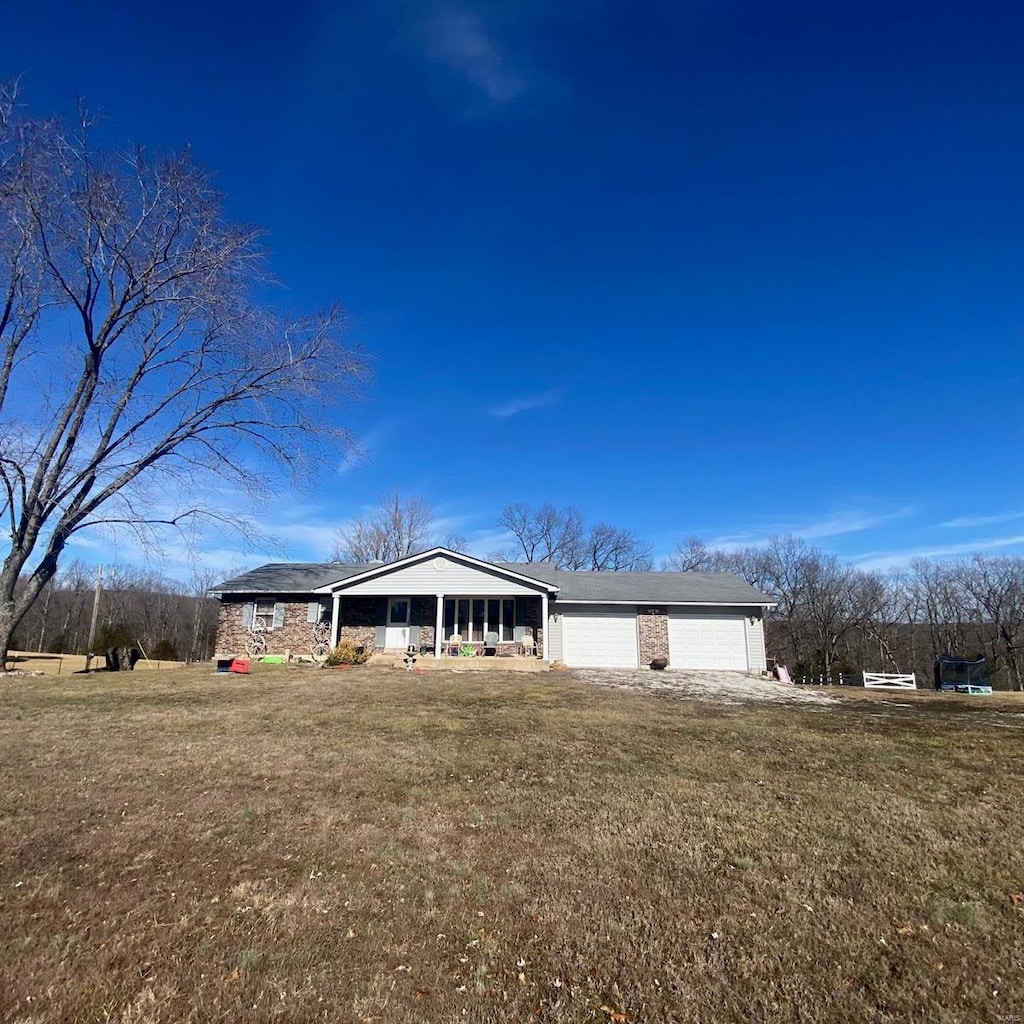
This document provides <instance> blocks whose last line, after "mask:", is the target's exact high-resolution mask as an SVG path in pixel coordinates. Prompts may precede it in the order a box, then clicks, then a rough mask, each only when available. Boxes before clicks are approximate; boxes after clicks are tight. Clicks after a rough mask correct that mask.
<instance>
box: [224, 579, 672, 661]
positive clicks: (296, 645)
mask: <svg viewBox="0 0 1024 1024" xmlns="http://www.w3.org/2000/svg"><path fill="white" fill-rule="evenodd" d="M309 600H310V599H309V597H307V596H304V595H294V594H293V595H288V596H286V597H279V598H278V599H277V603H278V605H279V606H280V605H282V604H283V605H284V621H283V624H282V625H281V626H279V627H278V628H277V629H270V630H267V632H266V634H265V636H266V639H267V654H284V653H285V652H286V651H291V652H292V654H293V655H304V654H309V653H310V644H311V642H312V639H313V624H312V623H310V622H307V621H306V616H307V610H308V605H309ZM252 601H253V598H252V597H244V596H238V597H236V596H230V597H229V596H227V595H225V596H224V598H223V599H222V600H221V606H220V611H219V613H218V619H217V645H216V653H217V655H218V656H220V657H229V656H231V655H238V654H243V653H244V652H245V642H246V639H247V638H248V635H249V631H248V630H247V629H246V628H245V627H244V626H243V625H242V608H243V606H244V605H246V604H250V603H252ZM518 607H519V608H520V609H522V610H521V611H520V612H519V615H520V616H521V619H522V622H521V623H520V624H521V625H525V626H526V627H527V631H528V632H532V633H533V635H534V638H535V640H536V642H537V650H538V651H541V650H543V647H542V644H543V642H544V628H543V626H542V625H541V621H540V618H541V602H540V598H539V597H538V598H534V599H531V598H525V599H524V598H519V599H518ZM329 608H330V605H329V604H327V603H325V615H326V617H328V618H330V611H329ZM386 609H387V599H386V598H381V597H343V598H342V599H341V616H340V618H339V621H338V639H339V640H351V641H352V642H353V643H354V644H356V645H357V646H361V647H367V648H368V649H370V650H372V649H373V648H374V646H375V644H376V640H377V624H378V623H383V622H384V617H385V615H386ZM410 610H411V619H412V624H413V625H418V626H419V646H420V647H429V648H431V649H432V648H433V646H434V633H435V628H436V627H435V623H436V612H437V598H436V597H432V596H430V595H417V596H414V597H413V598H412V608H411V609H410ZM514 649H515V645H514V644H505V643H504V642H502V643H501V644H499V646H498V651H499V653H502V654H504V653H510V652H511V651H512V650H514ZM666 649H667V641H666Z"/></svg>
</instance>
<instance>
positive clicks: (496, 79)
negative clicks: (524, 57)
mask: <svg viewBox="0 0 1024 1024" xmlns="http://www.w3.org/2000/svg"><path fill="white" fill-rule="evenodd" d="M423 29H424V33H425V36H426V42H427V53H428V54H429V56H430V57H431V58H432V59H433V60H435V61H436V62H438V63H439V64H443V65H444V66H446V67H448V68H450V69H451V70H452V71H454V72H456V73H457V74H459V75H461V76H462V77H463V78H465V79H466V80H467V81H468V82H469V83H470V84H471V85H472V86H473V87H474V88H475V89H477V90H479V91H480V92H482V93H483V94H484V95H485V96H486V97H487V98H488V99H489V100H490V101H491V102H492V103H500V104H504V103H509V102H511V101H512V100H514V99H516V98H517V97H518V96H520V95H521V94H522V93H523V92H524V91H525V89H526V87H527V79H526V77H525V76H524V75H523V74H522V73H521V72H519V71H518V70H516V69H513V68H512V67H511V66H510V63H509V61H508V58H507V57H506V56H505V55H504V54H503V53H502V52H501V50H500V49H499V47H498V45H497V43H496V42H495V40H494V38H493V35H492V34H491V33H489V32H488V31H487V29H486V28H485V26H484V24H483V21H482V20H481V18H480V16H479V15H478V14H476V13H475V12H474V11H471V10H467V9H466V8H464V7H459V6H455V5H453V4H442V5H440V6H438V7H436V8H435V9H434V10H433V12H432V13H431V14H430V15H429V16H428V17H427V19H426V21H425V22H424V26H423Z"/></svg>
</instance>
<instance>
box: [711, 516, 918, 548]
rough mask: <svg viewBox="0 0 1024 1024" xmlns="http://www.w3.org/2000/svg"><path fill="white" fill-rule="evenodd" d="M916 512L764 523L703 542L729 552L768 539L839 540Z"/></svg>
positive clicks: (752, 545)
mask: <svg viewBox="0 0 1024 1024" xmlns="http://www.w3.org/2000/svg"><path fill="white" fill-rule="evenodd" d="M915 512H916V509H914V508H912V507H910V506H907V507H904V508H899V509H895V510H893V511H890V512H866V511H864V510H861V509H847V510H844V511H840V512H831V513H828V514H827V515H824V516H820V517H816V518H807V519H788V520H778V521H776V522H773V523H772V522H769V523H764V524H761V525H759V526H756V527H755V528H754V529H750V530H734V531H732V532H730V533H725V534H721V535H719V536H716V537H712V538H711V539H710V540H708V541H706V543H707V545H708V547H712V548H720V549H722V550H725V551H731V550H734V549H736V548H741V547H748V546H749V547H764V546H765V545H766V544H768V543H769V542H770V541H771V539H772V537H780V536H787V535H792V536H794V537H799V538H801V539H802V540H806V541H818V540H825V539H827V538H830V537H842V536H846V535H847V534H851V533H860V532H862V531H865V530H873V529H876V528H877V527H879V526H886V525H887V524H889V523H892V522H895V521H897V520H899V519H906V518H908V517H909V516H912V515H914V513H915Z"/></svg>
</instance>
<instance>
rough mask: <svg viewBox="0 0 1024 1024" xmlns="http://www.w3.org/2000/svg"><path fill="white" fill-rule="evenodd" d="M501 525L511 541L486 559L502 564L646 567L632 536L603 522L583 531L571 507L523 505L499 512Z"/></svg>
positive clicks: (647, 557) (645, 555) (646, 550)
mask: <svg viewBox="0 0 1024 1024" xmlns="http://www.w3.org/2000/svg"><path fill="white" fill-rule="evenodd" d="M500 522H501V525H502V526H503V527H504V528H505V529H506V530H507V531H508V532H509V533H510V534H512V536H513V537H514V538H515V542H514V544H513V545H511V546H510V547H508V548H503V549H501V550H499V551H494V552H492V553H491V554H490V556H489V557H490V558H492V559H494V560H495V561H502V562H548V563H550V564H552V565H556V566H558V568H560V569H585V570H589V571H593V572H600V571H602V570H620V571H623V570H630V571H638V570H644V569H650V568H651V546H650V544H648V543H646V542H644V541H641V540H639V539H638V538H637V537H636V535H635V534H633V533H631V532H630V531H629V530H625V529H623V528H622V527H618V526H610V525H609V524H608V523H594V525H593V526H590V527H588V526H587V525H586V522H585V521H584V519H583V514H582V513H581V512H580V511H579V509H577V508H573V507H572V506H571V505H569V506H566V507H565V508H562V509H558V508H555V506H554V505H551V504H544V505H540V506H539V507H538V508H531V507H530V506H529V505H526V504H524V503H523V502H515V503H513V504H511V505H506V506H505V507H504V508H503V509H502V510H501V520H500Z"/></svg>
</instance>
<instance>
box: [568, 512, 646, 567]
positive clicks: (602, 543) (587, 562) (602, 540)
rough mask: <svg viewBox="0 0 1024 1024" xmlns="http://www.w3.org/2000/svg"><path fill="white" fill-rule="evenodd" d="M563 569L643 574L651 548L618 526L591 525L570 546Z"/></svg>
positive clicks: (605, 524)
mask: <svg viewBox="0 0 1024 1024" xmlns="http://www.w3.org/2000/svg"><path fill="white" fill-rule="evenodd" d="M564 562H565V568H566V569H585V570H589V571H591V572H602V571H605V570H607V571H609V572H616V571H617V572H644V571H646V570H647V569H650V568H651V565H652V562H651V545H650V544H648V543H647V542H646V541H641V540H638V539H637V537H636V535H635V534H633V533H631V532H630V531H629V530H624V529H623V528H622V527H620V526H610V525H608V523H595V524H594V525H593V526H591V527H590V529H589V530H588V531H587V532H586V534H585V535H583V536H582V537H580V538H579V540H578V542H577V543H576V545H575V546H573V547H570V548H569V549H568V551H567V554H566V557H565V559H564Z"/></svg>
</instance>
